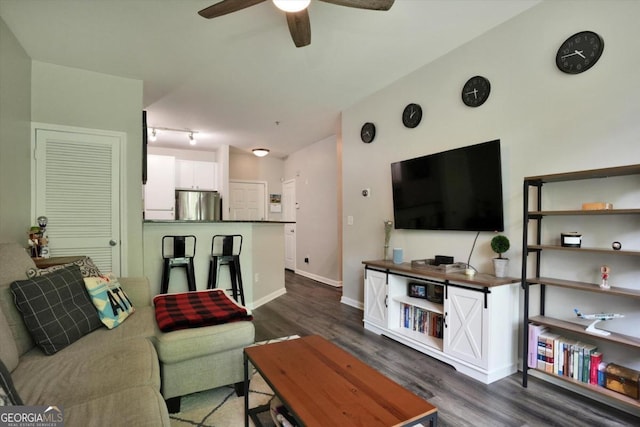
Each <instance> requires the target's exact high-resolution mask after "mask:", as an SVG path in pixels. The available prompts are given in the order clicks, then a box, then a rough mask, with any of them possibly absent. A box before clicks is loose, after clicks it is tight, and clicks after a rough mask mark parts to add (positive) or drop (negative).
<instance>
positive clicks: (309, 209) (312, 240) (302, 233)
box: [284, 136, 342, 285]
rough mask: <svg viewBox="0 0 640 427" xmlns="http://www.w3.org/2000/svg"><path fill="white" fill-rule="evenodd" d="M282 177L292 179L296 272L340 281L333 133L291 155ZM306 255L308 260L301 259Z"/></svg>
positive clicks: (336, 149) (320, 278)
mask: <svg viewBox="0 0 640 427" xmlns="http://www.w3.org/2000/svg"><path fill="white" fill-rule="evenodd" d="M284 170H285V174H284V176H285V179H286V180H289V179H295V180H296V197H297V201H298V203H299V209H298V210H297V211H296V236H297V239H296V242H297V246H296V258H297V259H296V271H298V272H299V273H300V274H303V275H305V276H308V277H311V278H313V279H316V280H319V281H322V282H325V283H329V284H332V285H339V284H341V281H342V277H341V274H340V273H341V270H340V257H341V251H340V245H339V233H340V228H339V226H338V220H339V215H340V213H339V211H338V197H339V194H340V193H339V189H338V186H339V181H338V148H337V138H336V136H331V137H329V138H325V139H323V140H321V141H318V142H316V143H314V144H311V145H309V146H308V147H306V148H303V149H302V150H299V151H297V152H295V153H293V154H291V155H290V156H289V157H288V158H287V160H286V162H285V169H284ZM307 256H308V257H309V263H308V264H306V263H305V262H304V258H305V257H307Z"/></svg>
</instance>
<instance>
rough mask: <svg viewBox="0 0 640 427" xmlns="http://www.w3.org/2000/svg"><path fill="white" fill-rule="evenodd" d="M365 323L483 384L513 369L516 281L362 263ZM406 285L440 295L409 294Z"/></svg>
mask: <svg viewBox="0 0 640 427" xmlns="http://www.w3.org/2000/svg"><path fill="white" fill-rule="evenodd" d="M363 264H364V265H365V279H364V300H365V301H364V319H363V321H364V327H365V329H367V330H370V331H373V332H375V333H378V334H381V335H385V336H387V337H389V338H391V339H393V340H396V341H398V342H400V343H403V344H405V345H407V346H409V347H411V348H414V349H416V350H418V351H420V352H422V353H425V354H427V355H429V356H431V357H434V358H436V359H438V360H441V361H443V362H445V363H448V364H450V365H451V366H453V367H454V368H455V369H456V370H458V371H459V372H461V373H463V374H466V375H468V376H470V377H472V378H474V379H476V380H478V381H481V382H483V383H485V384H489V383H492V382H494V381H496V380H498V379H500V378H504V377H505V376H507V375H510V374H512V373H514V372H516V370H517V347H518V345H517V340H518V337H517V325H518V322H519V320H518V319H519V313H518V285H517V282H518V279H515V278H496V277H494V276H490V275H486V274H478V275H476V276H475V277H473V278H468V277H467V276H465V275H464V274H461V273H450V274H446V273H442V272H439V271H431V270H426V269H423V268H413V267H412V266H411V263H403V264H394V263H393V262H389V261H364V262H363ZM409 284H415V285H419V288H421V289H426V288H428V287H430V288H431V290H432V292H434V293H435V294H437V295H441V296H442V298H441V299H439V298H431V300H430V299H427V298H423V297H415V296H410V295H409V292H408V289H409Z"/></svg>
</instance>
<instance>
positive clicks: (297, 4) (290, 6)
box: [273, 0, 311, 12]
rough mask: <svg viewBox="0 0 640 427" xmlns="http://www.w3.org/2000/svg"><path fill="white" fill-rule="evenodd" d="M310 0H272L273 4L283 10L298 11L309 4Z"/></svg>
mask: <svg viewBox="0 0 640 427" xmlns="http://www.w3.org/2000/svg"><path fill="white" fill-rule="evenodd" d="M310 2H311V0H273V4H275V5H276V7H277V8H278V9H280V10H283V11H285V12H300V11H301V10H304V9H306V8H307V7H308V6H309V3H310Z"/></svg>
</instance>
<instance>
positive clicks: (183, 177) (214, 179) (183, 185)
mask: <svg viewBox="0 0 640 427" xmlns="http://www.w3.org/2000/svg"><path fill="white" fill-rule="evenodd" d="M175 187H176V188H177V189H179V190H207V191H216V190H218V164H217V163H215V162H203V161H198V160H181V159H178V160H176V173H175Z"/></svg>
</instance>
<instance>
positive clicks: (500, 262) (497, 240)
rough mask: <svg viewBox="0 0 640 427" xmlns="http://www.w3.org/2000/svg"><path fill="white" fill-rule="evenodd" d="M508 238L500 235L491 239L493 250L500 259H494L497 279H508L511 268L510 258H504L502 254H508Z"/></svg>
mask: <svg viewBox="0 0 640 427" xmlns="http://www.w3.org/2000/svg"><path fill="white" fill-rule="evenodd" d="M510 246H511V245H510V243H509V239H508V238H507V236H503V235H502V234H499V235H497V236H495V237H494V238H493V239H491V249H492V250H493V252H495V253H497V254H498V258H494V259H493V269H494V272H495V275H496V277H506V276H507V269H508V266H509V258H503V257H502V254H503V253H505V252H507V251H508V250H509V247H510Z"/></svg>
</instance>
